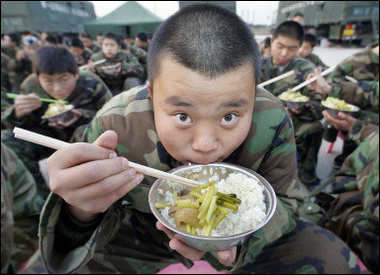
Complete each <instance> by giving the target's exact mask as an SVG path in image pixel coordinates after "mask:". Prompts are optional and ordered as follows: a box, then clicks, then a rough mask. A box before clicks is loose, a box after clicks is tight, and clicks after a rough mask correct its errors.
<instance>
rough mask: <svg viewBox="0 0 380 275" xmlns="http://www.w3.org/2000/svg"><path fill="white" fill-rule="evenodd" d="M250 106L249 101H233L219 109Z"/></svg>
mask: <svg viewBox="0 0 380 275" xmlns="http://www.w3.org/2000/svg"><path fill="white" fill-rule="evenodd" d="M248 104H249V101H248V100H246V99H239V100H233V101H230V102H227V103H225V104H222V105H221V106H220V107H219V108H221V107H222V108H231V107H232V108H235V107H237V108H238V107H245V106H247V105H248Z"/></svg>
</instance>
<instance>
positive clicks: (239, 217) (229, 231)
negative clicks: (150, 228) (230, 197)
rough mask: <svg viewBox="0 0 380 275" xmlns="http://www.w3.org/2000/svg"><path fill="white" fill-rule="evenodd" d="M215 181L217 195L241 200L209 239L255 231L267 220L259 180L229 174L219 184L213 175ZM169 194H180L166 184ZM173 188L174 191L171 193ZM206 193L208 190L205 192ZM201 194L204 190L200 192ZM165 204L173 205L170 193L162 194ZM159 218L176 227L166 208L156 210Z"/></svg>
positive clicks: (217, 178) (241, 174) (179, 187)
mask: <svg viewBox="0 0 380 275" xmlns="http://www.w3.org/2000/svg"><path fill="white" fill-rule="evenodd" d="M211 180H216V181H217V183H216V184H215V185H214V186H215V187H216V188H217V189H218V192H221V193H224V194H235V195H236V196H237V198H239V199H240V200H241V204H238V211H233V210H231V209H228V210H229V211H230V212H229V213H228V214H227V216H226V218H224V219H223V220H222V221H221V222H220V223H219V224H218V226H217V227H216V228H215V229H213V230H212V231H211V235H210V236H214V237H217V236H230V235H235V234H239V233H242V232H245V231H248V230H251V229H253V228H255V227H256V226H257V225H258V224H260V223H261V222H262V221H263V220H264V219H265V217H266V214H265V212H266V205H265V197H264V194H263V190H264V188H263V186H262V185H261V184H260V183H259V180H258V179H253V178H249V177H247V176H246V175H244V174H243V173H231V174H229V175H228V177H227V179H223V180H220V181H219V182H218V180H219V176H218V175H217V174H214V175H213V176H212V177H211V178H210V179H209V181H211ZM169 185H170V188H171V190H178V191H180V190H181V189H182V187H181V186H180V185H177V184H169ZM172 187H173V189H172ZM206 190H207V189H206ZM202 191H203V192H202V193H204V192H206V191H204V190H202ZM165 193H166V196H165V200H166V202H165V203H168V204H173V194H172V191H171V192H169V191H167V192H165ZM159 210H160V213H161V215H162V217H163V218H164V219H165V220H166V221H168V222H169V223H170V224H171V225H173V226H174V227H175V222H174V217H173V216H172V217H169V214H168V212H169V207H166V208H164V209H159ZM201 232H202V229H199V228H197V233H198V235H200V234H201Z"/></svg>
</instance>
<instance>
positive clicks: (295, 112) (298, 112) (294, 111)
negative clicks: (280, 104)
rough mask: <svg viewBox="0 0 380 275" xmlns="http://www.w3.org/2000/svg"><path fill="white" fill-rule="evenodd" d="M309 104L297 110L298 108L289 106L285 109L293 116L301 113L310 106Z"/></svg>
mask: <svg viewBox="0 0 380 275" xmlns="http://www.w3.org/2000/svg"><path fill="white" fill-rule="evenodd" d="M309 106H310V105H309V104H308V103H306V104H305V107H304V108H302V109H300V110H297V109H294V108H288V107H285V109H286V112H287V113H288V115H289V116H290V117H293V116H297V115H299V114H300V113H301V112H302V111H303V110H304V109H306V108H309Z"/></svg>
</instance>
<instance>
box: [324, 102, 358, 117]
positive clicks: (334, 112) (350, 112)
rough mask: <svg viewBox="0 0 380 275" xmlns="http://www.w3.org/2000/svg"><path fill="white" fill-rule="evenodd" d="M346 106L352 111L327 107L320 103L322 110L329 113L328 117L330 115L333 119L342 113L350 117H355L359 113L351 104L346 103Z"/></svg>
mask: <svg viewBox="0 0 380 275" xmlns="http://www.w3.org/2000/svg"><path fill="white" fill-rule="evenodd" d="M347 105H348V106H349V107H350V108H352V111H350V110H342V109H337V108H331V107H327V106H325V105H324V104H323V102H322V106H323V108H324V109H325V110H327V111H328V112H329V113H330V115H332V116H333V117H337V116H338V113H339V112H342V113H345V114H348V115H351V116H356V115H357V114H358V113H359V112H360V108H359V107H358V106H355V105H352V104H348V103H347Z"/></svg>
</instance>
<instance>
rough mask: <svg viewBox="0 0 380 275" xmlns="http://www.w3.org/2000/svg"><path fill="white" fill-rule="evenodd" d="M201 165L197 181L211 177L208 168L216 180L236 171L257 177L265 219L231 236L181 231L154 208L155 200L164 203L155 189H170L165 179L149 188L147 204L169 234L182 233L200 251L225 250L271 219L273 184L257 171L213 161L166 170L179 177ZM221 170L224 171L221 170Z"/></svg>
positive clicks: (273, 206) (238, 243)
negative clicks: (262, 195)
mask: <svg viewBox="0 0 380 275" xmlns="http://www.w3.org/2000/svg"><path fill="white" fill-rule="evenodd" d="M199 168H201V169H202V170H201V171H200V172H199V173H198V174H199V179H198V181H200V182H207V181H208V179H209V178H210V177H211V176H210V174H211V172H210V170H212V172H213V174H215V173H217V174H218V175H219V179H220V180H222V179H226V178H227V177H228V175H229V174H231V173H234V172H237V173H243V174H244V175H246V176H248V177H250V178H256V179H258V180H259V183H260V184H261V185H262V186H263V187H264V197H265V204H266V213H265V214H266V218H265V219H264V220H263V221H262V222H261V223H260V224H258V225H257V226H256V227H255V228H252V229H251V230H249V231H245V232H242V233H240V234H237V235H231V236H228V237H202V236H196V235H192V234H188V233H186V232H184V231H181V230H179V229H177V228H176V227H174V226H172V225H171V224H170V223H169V222H167V221H166V220H165V219H164V218H163V217H162V216H161V214H160V212H159V211H158V210H157V209H156V208H155V207H154V205H155V204H156V203H163V202H164V195H161V194H159V193H158V192H157V190H158V189H163V190H164V191H172V190H173V189H171V188H170V186H169V185H168V182H167V181H166V180H162V179H159V180H156V181H155V182H154V183H153V185H152V187H151V188H150V191H149V207H150V209H151V210H152V212H153V214H154V216H155V217H156V218H157V219H158V220H159V221H160V222H161V223H162V224H163V225H165V226H166V227H167V228H168V229H169V230H170V231H171V233H172V234H179V235H181V236H182V238H183V239H184V241H185V242H186V244H188V245H189V246H192V247H195V248H197V249H199V250H203V251H213V250H220V249H227V248H230V247H233V246H237V245H241V244H243V243H244V242H245V241H247V239H248V237H249V236H250V235H252V234H253V233H255V232H256V231H257V230H259V229H261V228H262V227H263V226H264V225H265V224H266V223H267V222H269V220H270V219H271V218H272V216H273V214H274V212H275V210H276V205H277V200H276V194H275V192H274V190H273V188H272V186H271V185H270V184H269V183H268V182H267V181H266V180H265V179H264V178H263V177H262V176H260V175H259V174H257V173H256V172H254V171H252V170H250V169H247V168H244V167H241V166H238V165H233V164H229V163H213V164H208V165H191V166H190V165H184V166H180V167H177V168H175V169H173V170H170V171H168V172H169V173H171V174H175V175H178V176H186V175H189V174H191V173H192V171H194V170H195V171H197V170H199ZM223 170H224V171H225V173H223ZM204 171H207V175H205V174H204Z"/></svg>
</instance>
